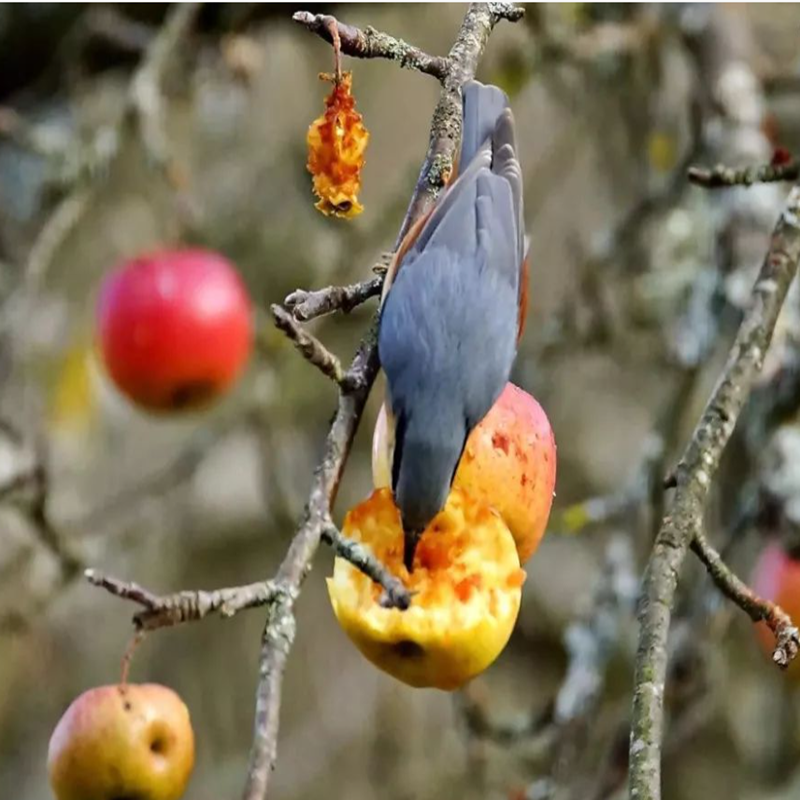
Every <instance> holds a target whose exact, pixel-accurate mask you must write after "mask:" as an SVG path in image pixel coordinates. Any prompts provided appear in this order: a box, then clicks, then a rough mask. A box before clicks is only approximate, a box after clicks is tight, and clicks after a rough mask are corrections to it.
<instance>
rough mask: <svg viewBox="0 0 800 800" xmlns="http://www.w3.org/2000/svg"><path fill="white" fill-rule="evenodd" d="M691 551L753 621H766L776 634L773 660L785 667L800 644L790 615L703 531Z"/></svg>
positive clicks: (694, 541) (799, 638)
mask: <svg viewBox="0 0 800 800" xmlns="http://www.w3.org/2000/svg"><path fill="white" fill-rule="evenodd" d="M692 551H693V552H694V553H695V555H697V557H698V558H699V559H700V560H701V561H702V562H703V564H705V567H706V569H707V570H708V574H709V575H711V578H712V579H713V581H714V583H715V584H716V585H717V588H718V589H719V590H720V591H721V592H722V593H723V594H724V595H725V597H727V598H728V599H729V600H732V601H733V602H734V603H736V605H737V606H739V608H741V609H742V611H744V612H745V613H746V614H747V615H748V616H749V617H750V619H751V620H753V622H762V621H763V622H766V624H767V626H768V627H769V629H770V630H771V631H772V633H773V634H774V635H775V650H774V651H773V653H772V660H773V661H774V662H775V663H776V664H777V665H778V666H779V667H781V669H786V667H788V666H789V664H790V663H791V662H792V660H793V659H794V658H795V657H796V656H797V651H798V648H799V647H800V634H798V631H797V628H796V627H795V625H794V623H793V622H792V619H791V618H790V617H789V615H788V614H787V613H786V612H785V611H784V610H783V609H782V608H781V607H780V606H779V605H777V604H776V603H772V602H771V601H769V600H765V599H764V598H762V597H759V596H758V595H757V594H756V593H755V592H754V591H753V590H752V589H751V588H750V587H749V586H748V585H747V584H746V583H745V582H744V581H743V580H741V579H740V578H738V577H737V576H736V575H735V574H734V573H733V572H732V571H731V569H730V567H728V566H727V565H726V564H725V562H724V561H723V560H722V558H721V556H720V554H719V553H718V552H717V551H716V550H715V549H714V548H713V547H712V546H711V545H710V544H709V542H708V540H707V539H706V537H705V534H704V533H703V531H702V530H699V531H698V532H697V533H696V534H695V537H694V540H693V541H692Z"/></svg>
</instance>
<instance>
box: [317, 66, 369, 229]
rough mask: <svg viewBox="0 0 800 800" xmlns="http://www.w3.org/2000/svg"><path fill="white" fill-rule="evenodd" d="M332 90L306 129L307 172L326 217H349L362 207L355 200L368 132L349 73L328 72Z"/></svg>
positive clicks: (361, 209) (319, 205)
mask: <svg viewBox="0 0 800 800" xmlns="http://www.w3.org/2000/svg"><path fill="white" fill-rule="evenodd" d="M320 78H321V79H322V80H326V81H331V82H332V83H333V89H332V90H331V93H330V94H329V95H328V97H327V98H326V99H325V113H324V114H323V115H322V116H321V117H319V118H317V119H316V120H314V122H313V123H311V127H310V128H309V129H308V136H307V141H308V171H309V172H310V173H311V174H312V175H313V176H314V192H315V193H316V195H317V197H319V202H318V203H316V206H315V207H316V208H318V209H319V210H320V211H321V212H322V213H323V214H325V216H334V217H341V218H343V219H352V218H353V217H356V216H358V215H359V214H360V213H361V212H362V211H363V210H364V206H362V205H361V203H359V202H358V192H359V190H360V189H361V168H362V167H363V166H364V151H365V150H366V147H367V142H369V131H368V130H367V129H366V127H365V126H364V123H363V122H362V118H361V114H359V113H358V111H356V108H355V106H356V101H355V98H354V97H353V95H352V94H351V87H352V84H353V76H352V74H351V73H350V72H344V73H341V74H335V75H328V74H324V73H323V74H321V75H320Z"/></svg>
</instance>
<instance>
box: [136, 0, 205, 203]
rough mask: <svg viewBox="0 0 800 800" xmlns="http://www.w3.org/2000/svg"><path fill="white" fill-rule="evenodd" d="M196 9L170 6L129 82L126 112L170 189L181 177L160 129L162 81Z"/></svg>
mask: <svg viewBox="0 0 800 800" xmlns="http://www.w3.org/2000/svg"><path fill="white" fill-rule="evenodd" d="M200 8H201V4H200V3H178V4H177V5H175V6H173V8H172V9H171V11H170V14H169V16H168V17H167V20H166V22H165V23H164V25H163V26H162V28H161V30H160V31H159V32H158V35H157V36H156V37H155V38H154V39H153V40H152V42H151V43H150V45H149V46H148V48H147V50H146V52H145V56H144V60H143V62H142V64H141V66H140V67H139V69H137V70H136V72H135V73H134V76H133V79H132V80H131V84H130V92H129V100H128V103H129V112H132V113H133V114H135V117H136V121H137V123H138V126H139V133H140V136H141V139H142V143H143V144H144V147H145V150H146V151H147V154H148V156H149V158H150V159H151V160H152V162H153V164H154V165H155V166H156V167H158V169H160V170H161V171H162V172H164V174H165V176H166V177H167V180H168V181H169V182H170V184H171V185H172V186H173V187H174V188H182V184H183V180H184V179H183V176H182V175H180V174H179V172H180V171H179V168H178V166H177V164H176V163H175V161H174V159H173V158H172V155H171V154H170V150H169V141H168V139H167V134H166V132H165V130H164V98H163V95H162V91H163V86H162V84H163V82H164V76H165V73H166V71H167V66H168V65H169V62H170V59H171V58H172V56H173V55H174V53H175V51H176V50H177V48H178V46H179V45H180V44H181V43H182V42H183V41H184V40H185V39H186V37H187V36H188V35H189V32H190V31H191V29H192V26H193V25H194V22H195V19H196V18H197V15H198V13H199V11H200Z"/></svg>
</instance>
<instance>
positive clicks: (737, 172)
mask: <svg viewBox="0 0 800 800" xmlns="http://www.w3.org/2000/svg"><path fill="white" fill-rule="evenodd" d="M687 175H688V177H689V180H690V181H691V182H692V183H694V184H696V185H697V186H702V187H703V188H704V189H720V188H724V187H728V186H752V185H753V184H756V183H777V182H779V181H796V180H797V179H798V178H799V177H800V163H798V162H797V161H790V162H789V163H787V164H762V165H761V166H758V167H739V168H737V167H726V166H725V165H724V164H717V166H715V167H713V168H712V169H706V168H705V167H690V168H689V170H688V172H687Z"/></svg>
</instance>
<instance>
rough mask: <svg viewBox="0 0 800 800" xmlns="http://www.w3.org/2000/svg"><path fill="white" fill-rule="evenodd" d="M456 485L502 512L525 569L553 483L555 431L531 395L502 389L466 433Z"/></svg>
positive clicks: (538, 538)
mask: <svg viewBox="0 0 800 800" xmlns="http://www.w3.org/2000/svg"><path fill="white" fill-rule="evenodd" d="M454 483H455V485H456V486H459V487H460V488H462V489H464V490H465V491H467V492H469V493H470V494H471V495H472V496H473V497H482V498H483V499H484V501H485V502H486V503H488V504H489V505H490V506H492V507H494V508H495V510H496V511H498V512H499V513H500V516H502V517H503V520H504V521H505V523H506V525H508V528H509V530H510V531H511V534H512V535H513V537H514V541H515V542H516V543H517V552H518V553H519V561H520V564H524V563H525V562H526V561H527V560H528V559H529V558H530V557H531V556H532V555H533V553H534V552H535V551H536V549H537V548H538V546H539V542H541V540H542V537H543V536H544V532H545V530H546V528H547V521H548V519H549V518H550V509H551V507H552V505H553V492H554V490H555V484H556V442H555V437H554V436H553V429H552V428H551V427H550V421H549V420H548V419H547V415H546V414H545V412H544V409H543V408H542V407H541V406H540V405H539V403H538V402H537V401H536V399H535V398H534V397H533V396H531V395H530V394H528V393H527V392H525V391H523V390H522V389H520V388H519V387H518V386H515V385H514V384H513V383H508V384H506V387H505V389H503V392H502V394H501V395H500V397H499V398H498V399H497V402H496V403H495V404H494V405H493V406H492V407H491V409H489V413H488V414H487V415H486V416H485V417H484V418H483V419H482V420H481V422H480V424H479V425H478V426H477V427H476V428H475V429H474V430H473V431H472V433H471V434H470V437H469V439H468V440H467V446H466V447H465V448H464V454H463V456H462V457H461V463H460V464H459V466H458V470H457V471H456V477H455V481H454Z"/></svg>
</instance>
